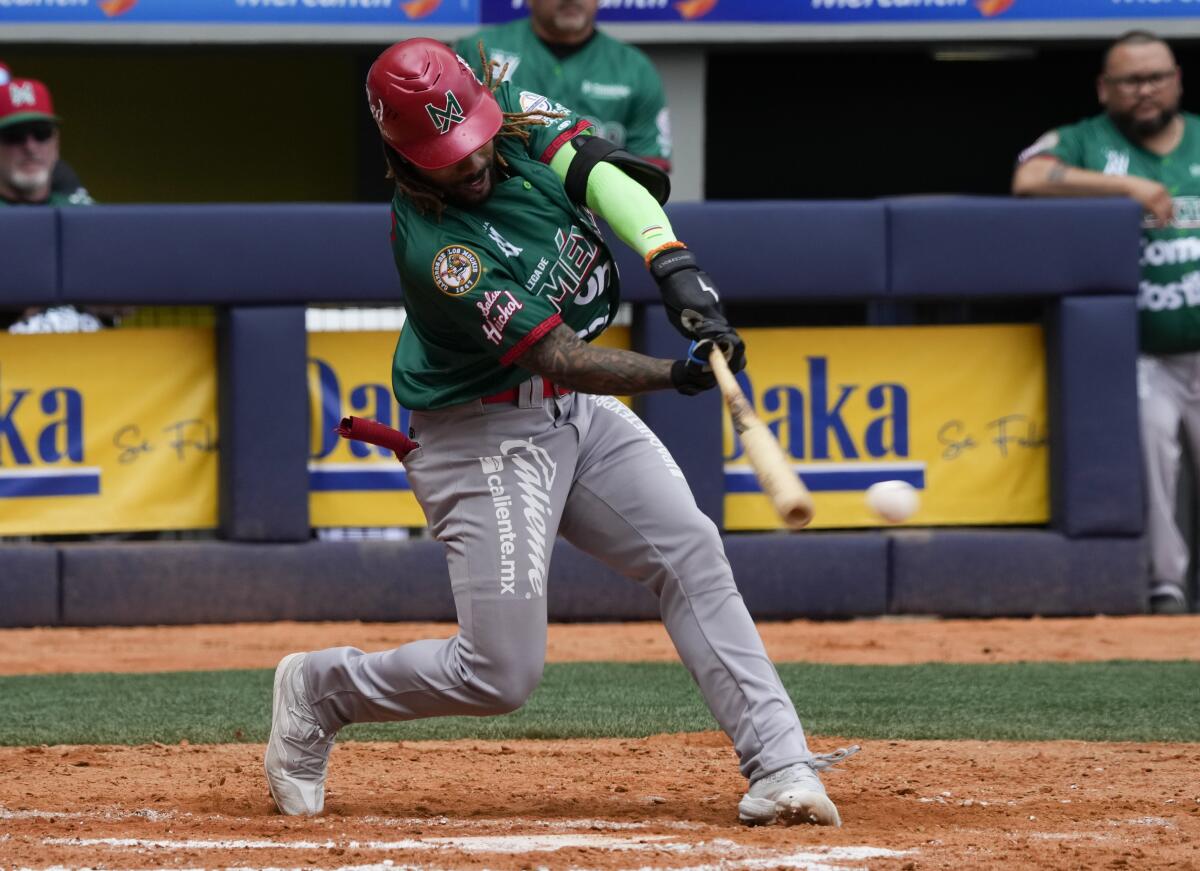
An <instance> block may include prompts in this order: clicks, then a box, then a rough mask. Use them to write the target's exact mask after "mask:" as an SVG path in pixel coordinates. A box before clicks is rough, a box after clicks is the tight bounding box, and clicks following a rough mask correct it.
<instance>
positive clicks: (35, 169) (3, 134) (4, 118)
mask: <svg viewBox="0 0 1200 871" xmlns="http://www.w3.org/2000/svg"><path fill="white" fill-rule="evenodd" d="M58 146H59V132H58V116H56V115H55V114H54V104H53V102H52V100H51V98H50V90H49V89H48V88H47V87H46V86H45V85H44V84H42V83H41V82H39V81H37V80H36V79H18V78H9V79H8V80H7V81H6V82H4V83H3V84H0V208H3V207H5V206H23V205H39V206H74V205H90V204H91V202H92V200H91V198H90V197H89V196H88V193H87V191H86V190H84V189H83V188H82V187H80V186H79V184H78V180H77V179H76V180H75V186H74V187H73V188H67V189H63V188H62V187H61V186H60V185H58V184H56V183H55V181H56V179H55V169H56V167H58V165H59V155H58Z"/></svg>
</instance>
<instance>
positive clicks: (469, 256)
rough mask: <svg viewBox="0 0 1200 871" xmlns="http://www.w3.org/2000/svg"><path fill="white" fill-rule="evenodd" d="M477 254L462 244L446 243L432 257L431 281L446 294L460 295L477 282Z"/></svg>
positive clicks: (478, 268)
mask: <svg viewBox="0 0 1200 871" xmlns="http://www.w3.org/2000/svg"><path fill="white" fill-rule="evenodd" d="M482 271H483V268H482V267H481V266H480V265H479V255H478V254H476V253H475V252H474V251H472V250H471V249H470V248H466V247H464V246H462V245H447V246H446V247H445V248H443V249H442V250H441V251H439V252H438V253H437V256H436V257H434V258H433V283H434V284H435V285H437V289H438V290H440V291H441V292H442V293H444V294H446V296H462V295H463V294H464V293H467V292H469V291H470V290H471V288H472V287H474V286H475V285H476V284H478V283H479V275H480V273H481V272H482Z"/></svg>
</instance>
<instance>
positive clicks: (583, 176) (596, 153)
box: [563, 134, 671, 206]
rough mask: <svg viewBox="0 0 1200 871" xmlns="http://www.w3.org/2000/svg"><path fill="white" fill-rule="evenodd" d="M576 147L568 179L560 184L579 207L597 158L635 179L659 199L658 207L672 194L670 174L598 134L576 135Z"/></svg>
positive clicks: (585, 194)
mask: <svg viewBox="0 0 1200 871" xmlns="http://www.w3.org/2000/svg"><path fill="white" fill-rule="evenodd" d="M571 144H572V145H573V146H575V158H574V159H573V160H572V161H571V165H570V167H568V169H567V178H566V180H565V181H564V182H563V185H564V186H565V187H566V189H567V196H568V197H570V199H571V202H573V203H578V204H579V205H581V206H586V205H587V183H588V176H590V175H591V174H592V169H593V168H594V167H595V166H596V164H597V163H599V162H600V161H602V160H603V161H607V162H608V163H611V164H613V165H614V166H616V167H617V168H618V169H620V170H621V171H622V172H623V173H625V174H626V175H627V176H629V177H630V178H631V179H633V180H634V181H636V182H637V183H638V184H640V185H641V186H642V187H644V188H645V189H646V190H647V191H649V192H650V196H652V197H654V199H656V200H658V204H659V205H660V206H663V205H666V203H667V200H668V198H670V196H671V177H670V176H668V175H667V174H666V173H665V172H663V170H662V169H660V168H659V167H657V166H655V165H654V164H653V163H650V162H649V161H646V160H642V159H641V158H640V157H635V156H634V155H632V154H630V153H629V152H628V151H626V150H625V149H624V148H621V147H619V146H617V145H614V144H613V143H611V142H609V141H608V140H607V139H601V138H600V137H598V136H589V135H586V134H585V135H583V136H576V137H575V138H574V139H572V140H571Z"/></svg>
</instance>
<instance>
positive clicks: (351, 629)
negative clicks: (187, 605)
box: [0, 615, 1200, 674]
mask: <svg viewBox="0 0 1200 871" xmlns="http://www.w3.org/2000/svg"><path fill="white" fill-rule="evenodd" d="M758 628H759V632H760V634H761V635H762V637H763V641H764V642H765V643H766V645H767V651H768V652H769V653H770V654H771V658H772V659H774V660H775V661H776V662H828V663H841V664H856V665H901V664H906V663H918V662H1019V661H1025V660H1027V661H1039V662H1045V661H1055V662H1082V661H1096V660H1109V659H1154V660H1162V659H1189V660H1200V615H1193V616H1187V617H1171V618H1164V617H1096V618H1089V619H1037V618H1035V619H1032V620H935V619H883V620H855V621H848V622H811V621H806V620H793V621H789V622H781V623H760V624H759V627H758ZM454 632H455V627H454V625H453V624H450V623H251V624H241V625H232V626H144V627H143V626H135V627H128V628H97V629H72V628H66V629H7V630H0V674H51V673H56V672H88V671H116V672H144V671H176V670H179V671H185V670H192V669H201V670H203V669H222V668H274V667H275V664H276V663H278V662H279V659H280V657H282V656H283V655H284V654H286V653H290V652H291V651H294V650H320V649H322V648H325V647H335V646H339V645H343V644H349V645H353V646H354V647H360V648H362V649H363V650H367V651H373V650H387V649H388V648H391V647H397V646H399V645H401V644H404V643H406V642H409V641H416V640H417V639H421V638H448V637H450V636H451V635H453V634H454ZM547 646H548V650H547V659H548V660H549V661H550V662H580V661H614V662H638V661H663V660H674V659H676V656H675V649H674V648H673V647H672V646H671V641H670V639H669V638H667V633H666V631H665V630H664V629H663V627H662V624H660V623H577V624H569V625H563V624H557V625H551V626H550V633H549V641H548V645H547Z"/></svg>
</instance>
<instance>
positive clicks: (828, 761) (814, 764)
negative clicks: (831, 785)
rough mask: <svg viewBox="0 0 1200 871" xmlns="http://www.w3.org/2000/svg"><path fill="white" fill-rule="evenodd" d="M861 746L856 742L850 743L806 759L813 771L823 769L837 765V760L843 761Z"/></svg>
mask: <svg viewBox="0 0 1200 871" xmlns="http://www.w3.org/2000/svg"><path fill="white" fill-rule="evenodd" d="M861 749H862V747H861V746H860V745H858V744H851V745H850V746H849V747H839V748H838V749H837V750H834V751H833V752H832V753H822V754H820V755H819V756H814V757H813V758H812V759H810V760H809V761H808V765H809V767H810V768H812V770H813V771H824V770H825V769H826V768H829V767H831V766H834V765H837V764H838V763H839V762H845V761H846V760H847V759H849V758H850V757H851V756H853V755H854V754H855V753H857V752H858V751H859V750H861Z"/></svg>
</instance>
